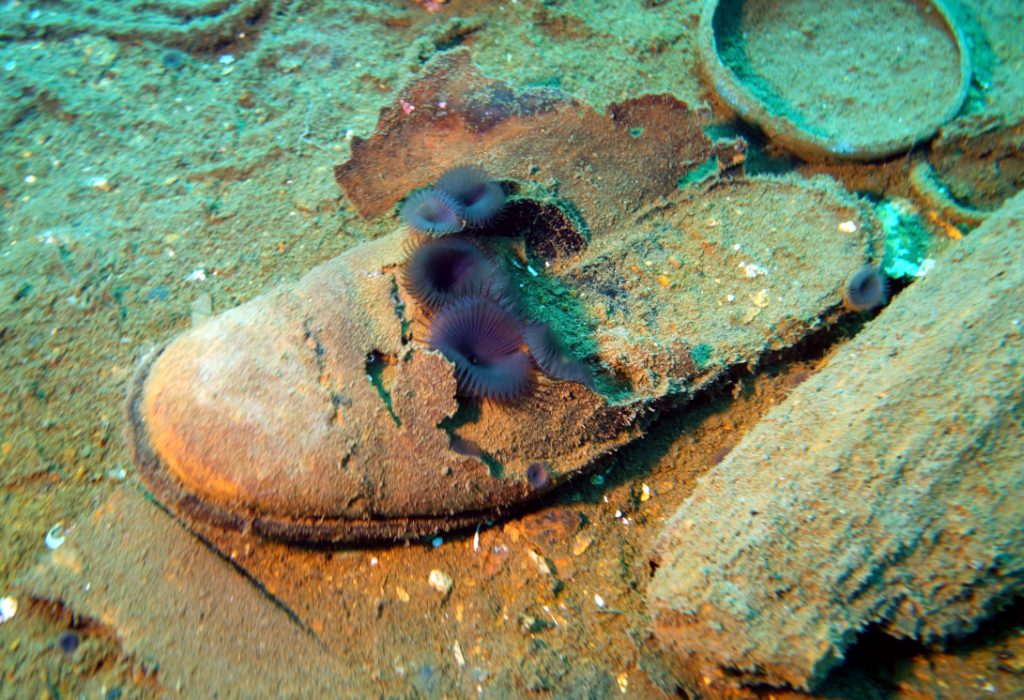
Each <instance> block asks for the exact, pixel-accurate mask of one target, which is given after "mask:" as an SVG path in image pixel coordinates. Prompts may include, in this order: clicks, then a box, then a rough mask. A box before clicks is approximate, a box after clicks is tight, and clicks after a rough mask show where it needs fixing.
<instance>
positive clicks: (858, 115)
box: [699, 0, 971, 160]
mask: <svg viewBox="0 0 1024 700" xmlns="http://www.w3.org/2000/svg"><path fill="white" fill-rule="evenodd" d="M699 48H700V53H701V67H702V69H703V71H704V74H705V76H706V77H707V80H708V82H709V83H710V85H711V87H712V88H713V89H714V91H715V93H716V94H717V95H718V97H719V98H721V100H723V101H724V102H725V103H726V104H728V105H729V106H730V107H731V108H732V109H734V110H735V111H736V113H737V114H738V115H739V116H740V117H741V118H743V119H744V120H746V121H749V122H752V123H754V124H757V125H758V126H760V127H761V128H762V129H764V130H765V132H766V133H767V134H768V135H769V136H770V137H771V138H772V139H774V140H775V141H777V142H779V143H780V144H782V145H783V146H785V147H786V148H788V149H789V150H791V151H793V152H794V153H796V154H797V155H799V156H800V157H802V158H805V159H808V160H822V159H824V160H876V159H879V158H885V157H887V156H891V155H894V154H897V153H900V152H903V151H906V150H908V149H909V148H910V147H911V146H913V145H914V144H915V143H918V142H919V141H923V140H925V139H927V138H930V137H931V136H932V135H933V134H935V132H936V131H938V129H939V127H941V126H942V125H943V124H944V123H946V122H948V121H950V120H951V119H952V118H953V117H954V116H956V114H957V113H958V112H959V111H960V107H961V105H963V103H964V100H965V98H966V96H967V89H968V87H969V85H970V77H971V65H970V56H969V54H968V49H967V40H966V38H965V37H964V33H963V31H962V30H961V29H960V27H959V25H958V24H957V23H956V21H955V19H954V16H953V15H952V14H951V13H950V12H949V11H947V9H946V8H945V6H944V4H943V3H942V2H941V0H929V1H928V2H919V1H918V0H885V1H884V2H877V3H871V4H867V5H865V4H863V3H846V2H833V3H828V4H825V5H823V4H822V3H821V2H817V1H815V2H809V1H808V0H706V2H705V5H704V11H703V14H702V17H701V25H700V35H699ZM924 76H927V77H924Z"/></svg>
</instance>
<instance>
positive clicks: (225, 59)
mask: <svg viewBox="0 0 1024 700" xmlns="http://www.w3.org/2000/svg"><path fill="white" fill-rule="evenodd" d="M217 62H218V63H219V64H221V65H222V66H230V65H231V64H232V63H234V62H235V57H234V56H233V55H232V54H229V53H226V54H224V55H223V56H221V57H220V58H219V59H217Z"/></svg>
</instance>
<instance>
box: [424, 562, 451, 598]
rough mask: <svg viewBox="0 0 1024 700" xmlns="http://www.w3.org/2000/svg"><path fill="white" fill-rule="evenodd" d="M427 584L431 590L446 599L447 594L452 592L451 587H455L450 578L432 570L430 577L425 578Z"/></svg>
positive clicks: (437, 570)
mask: <svg viewBox="0 0 1024 700" xmlns="http://www.w3.org/2000/svg"><path fill="white" fill-rule="evenodd" d="M427 583H429V584H430V587H431V588H433V589H434V590H435V591H437V592H438V593H440V594H441V595H443V596H444V597H446V598H447V597H448V594H449V593H451V592H452V586H454V585H455V582H454V581H452V577H451V576H449V575H448V574H446V573H445V572H443V571H441V570H440V569H432V570H431V571H430V575H429V576H427Z"/></svg>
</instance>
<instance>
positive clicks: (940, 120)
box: [698, 0, 971, 161]
mask: <svg viewBox="0 0 1024 700" xmlns="http://www.w3.org/2000/svg"><path fill="white" fill-rule="evenodd" d="M741 1H746V0H741ZM904 1H905V2H916V3H917V4H921V5H925V6H928V7H931V8H933V9H934V11H935V13H936V15H937V16H938V17H940V18H941V20H942V21H943V23H944V24H945V26H946V30H947V32H948V33H949V35H950V36H951V37H952V39H953V41H954V43H955V45H956V50H957V53H958V55H959V58H960V84H959V86H958V89H957V92H956V95H955V97H954V98H953V99H952V100H951V101H950V102H949V104H947V105H946V106H945V108H944V109H943V110H942V111H941V113H938V114H937V115H936V117H935V119H933V120H931V121H929V122H927V123H923V124H922V125H921V126H920V128H918V129H917V130H916V131H914V132H913V133H912V134H910V135H909V136H904V137H901V138H886V139H881V140H879V141H877V142H876V143H868V144H861V145H859V146H856V147H855V146H852V145H851V144H849V143H844V142H842V141H840V140H838V139H834V138H828V137H822V136H818V135H815V134H812V133H810V132H808V131H806V130H804V129H801V128H800V127H798V126H797V125H796V124H794V123H793V122H792V120H790V119H789V118H787V117H786V116H785V115H780V114H775V113H773V112H771V111H770V110H769V109H768V108H767V106H766V105H765V104H764V103H763V102H762V101H761V100H760V99H758V98H757V97H756V96H755V95H754V93H753V92H752V91H751V90H750V89H749V88H748V87H747V86H746V85H745V84H744V83H743V81H741V80H740V79H739V78H738V77H737V76H736V74H735V73H734V72H733V71H732V69H731V68H729V67H728V66H727V65H725V63H724V62H723V61H722V60H721V57H720V56H719V54H718V42H717V38H716V36H715V29H714V18H715V14H716V13H717V11H718V9H719V7H720V4H721V0H705V3H704V9H703V11H702V12H701V19H700V28H699V31H698V49H699V54H700V64H701V67H702V70H703V72H704V75H705V78H706V79H707V81H708V82H709V83H710V85H711V87H712V89H713V90H714V91H715V94H717V95H718V96H719V98H721V99H722V100H723V101H724V102H725V103H726V104H728V105H729V106H730V107H732V108H733V110H735V112H736V113H737V114H738V115H739V117H740V118H741V119H743V120H744V121H746V122H750V123H752V124H755V125H757V126H758V127H760V128H761V129H762V130H763V131H764V132H765V133H766V134H768V136H769V137H770V138H771V139H772V140H773V141H776V142H778V143H781V144H782V145H783V146H785V147H786V148H787V149H789V150H790V151H792V152H793V153H795V154H796V155H797V156H799V157H801V158H803V159H805V160H831V161H837V160H838V161H865V160H881V159H883V158H886V157H889V156H892V155H896V154H898V153H903V152H906V151H908V150H910V148H912V147H913V146H914V144H916V143H919V142H920V141H923V140H925V139H927V138H930V137H931V136H933V135H934V134H935V133H936V132H937V131H938V130H939V128H940V127H941V126H942V125H943V124H945V123H946V122H948V121H950V120H951V119H953V117H955V116H956V115H957V113H958V112H959V111H960V109H961V108H962V107H963V104H964V101H965V100H966V99H967V90H968V88H969V87H970V81H971V58H970V54H969V52H968V50H967V38H966V36H965V35H964V32H963V29H962V28H961V27H960V25H959V24H957V23H956V22H955V21H954V19H953V17H952V15H951V13H950V12H949V10H948V8H947V7H946V6H945V4H944V3H943V0H904Z"/></svg>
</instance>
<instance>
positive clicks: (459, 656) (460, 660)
mask: <svg viewBox="0 0 1024 700" xmlns="http://www.w3.org/2000/svg"><path fill="white" fill-rule="evenodd" d="M452 653H453V654H455V663H457V664H458V665H459V666H465V665H466V657H465V656H464V655H463V653H462V645H461V644H459V643H458V642H455V643H454V644H452Z"/></svg>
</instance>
